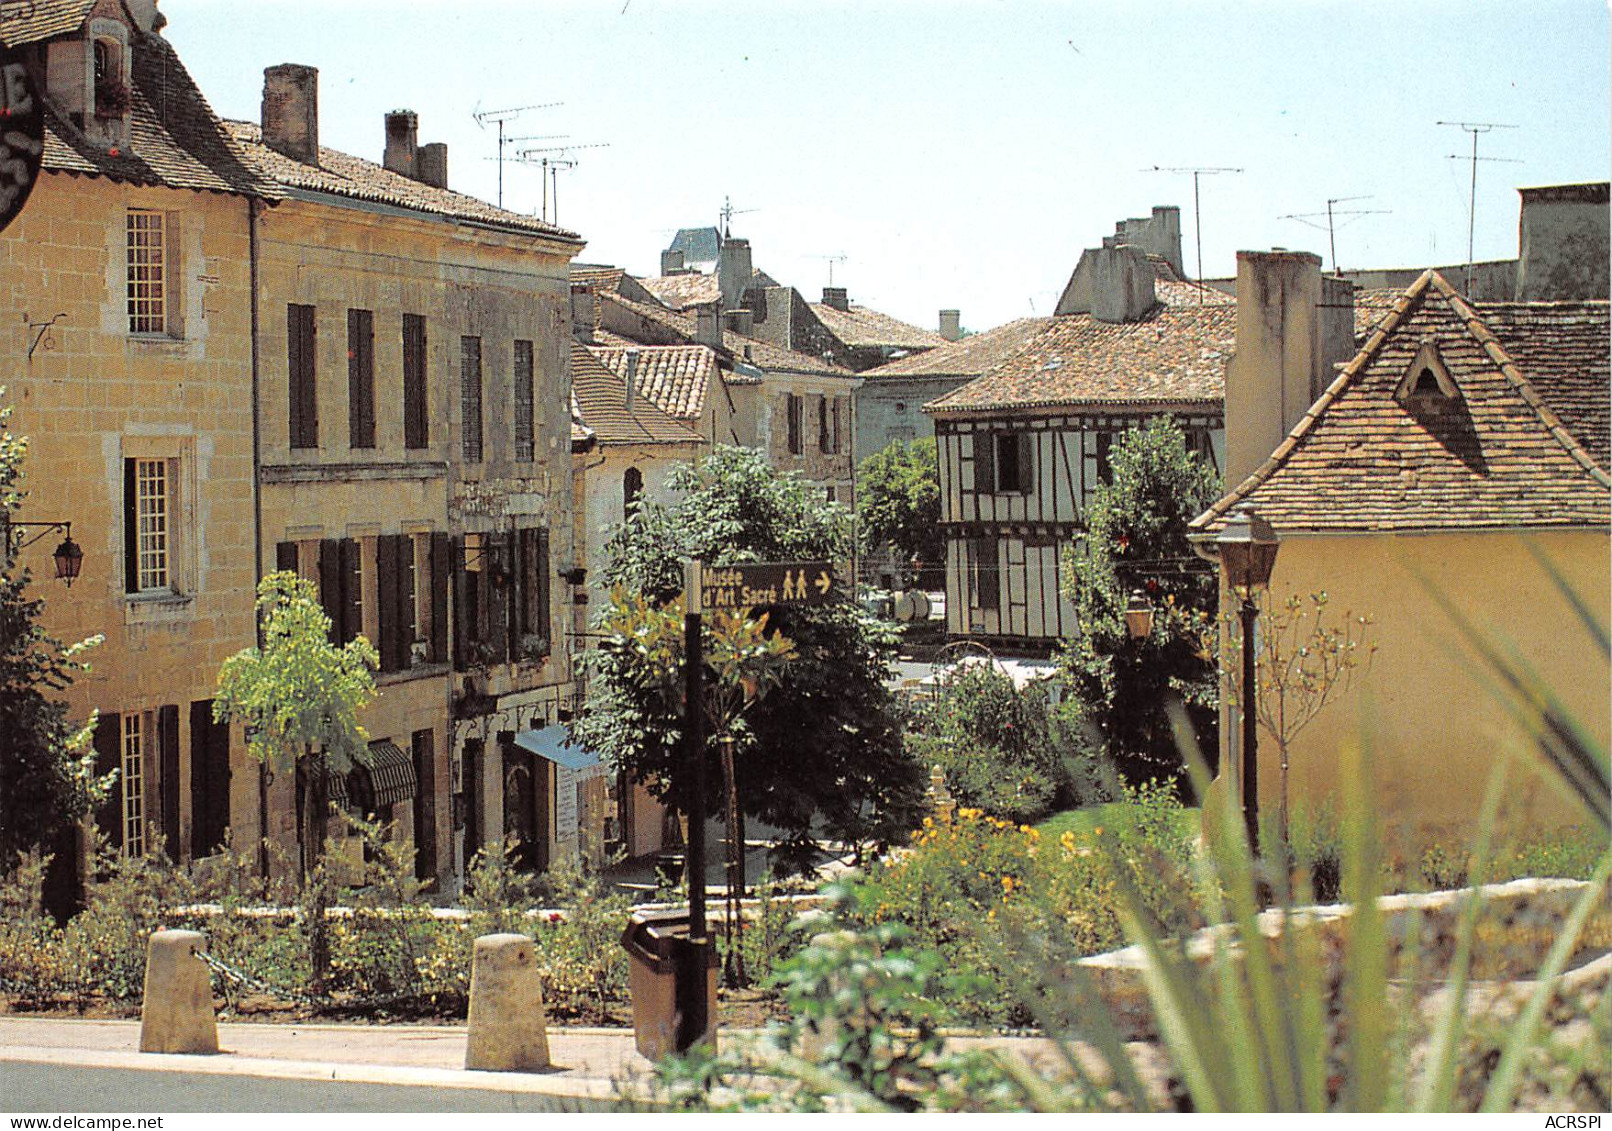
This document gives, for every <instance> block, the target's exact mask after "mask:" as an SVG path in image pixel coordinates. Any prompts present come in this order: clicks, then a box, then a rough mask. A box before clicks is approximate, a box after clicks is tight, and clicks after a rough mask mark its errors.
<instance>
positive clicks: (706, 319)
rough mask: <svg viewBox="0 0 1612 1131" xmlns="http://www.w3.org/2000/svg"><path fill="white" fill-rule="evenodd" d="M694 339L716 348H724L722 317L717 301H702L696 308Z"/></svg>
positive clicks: (703, 344) (701, 343)
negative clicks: (718, 312)
mask: <svg viewBox="0 0 1612 1131" xmlns="http://www.w3.org/2000/svg"><path fill="white" fill-rule="evenodd" d="M694 340H695V341H696V342H698V343H699V344H700V345H702V346H710V347H711V348H712V349H714V350H719V349H721V348H722V319H721V317H720V316H719V315H718V314H717V308H716V304H715V303H712V302H707V303H701V304H700V305H699V306H697V307H695V308H694Z"/></svg>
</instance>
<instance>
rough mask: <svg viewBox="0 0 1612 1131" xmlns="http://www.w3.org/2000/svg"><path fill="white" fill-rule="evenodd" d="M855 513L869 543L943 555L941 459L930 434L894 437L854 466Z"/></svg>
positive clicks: (929, 558) (933, 560)
mask: <svg viewBox="0 0 1612 1131" xmlns="http://www.w3.org/2000/svg"><path fill="white" fill-rule="evenodd" d="M856 497H857V513H858V516H859V518H860V519H861V523H862V538H863V543H864V545H865V546H866V547H867V548H868V549H875V548H877V547H879V546H885V545H888V546H893V547H894V548H895V550H896V552H897V553H898V554H900V556H901V558H902V560H904V561H905V560H910V559H911V558H914V557H917V558H919V559H920V560H922V561H923V562H925V563H926V564H928V565H931V566H933V565H939V564H941V563H942V562H944V561H945V558H946V539H945V536H944V535H943V534H942V533H941V528H940V465H939V461H938V459H937V457H936V454H935V440H934V437H932V436H931V437H927V438H925V439H921V440H913V441H912V442H911V443H902V442H901V441H900V440H897V441H895V442H894V443H892V444H891V445H890V446H889V447H888V448H885V449H884V451H882V452H875V453H874V454H873V455H871V456H869V457H868V458H867V459H865V460H863V461H862V465H861V466H860V467H858V468H857V471H856Z"/></svg>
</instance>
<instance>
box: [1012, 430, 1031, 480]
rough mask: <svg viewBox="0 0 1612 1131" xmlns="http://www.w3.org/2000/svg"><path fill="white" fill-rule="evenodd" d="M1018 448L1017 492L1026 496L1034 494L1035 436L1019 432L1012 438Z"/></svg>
mask: <svg viewBox="0 0 1612 1131" xmlns="http://www.w3.org/2000/svg"><path fill="white" fill-rule="evenodd" d="M1014 439H1015V441H1017V443H1018V446H1019V453H1018V454H1019V490H1020V491H1022V492H1023V493H1024V494H1026V495H1033V494H1035V483H1036V478H1035V452H1036V444H1035V434H1034V433H1031V432H1021V433H1019V434H1018V435H1017V436H1015V437H1014Z"/></svg>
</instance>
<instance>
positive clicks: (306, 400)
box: [285, 303, 319, 448]
mask: <svg viewBox="0 0 1612 1131" xmlns="http://www.w3.org/2000/svg"><path fill="white" fill-rule="evenodd" d="M313 309H314V308H313V307H311V306H303V305H301V304H299V303H291V304H290V305H288V306H287V307H286V308H285V315H286V361H287V366H288V368H289V371H290V379H291V380H290V389H291V446H292V447H293V448H317V447H318V446H319V398H318V392H317V388H318V386H317V380H316V373H315V365H314V355H315V347H316V338H315V334H314V319H313Z"/></svg>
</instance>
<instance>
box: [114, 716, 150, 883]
mask: <svg viewBox="0 0 1612 1131" xmlns="http://www.w3.org/2000/svg"><path fill="white" fill-rule="evenodd" d="M149 721H150V720H149V719H148V718H147V716H146V715H144V714H142V713H140V712H138V711H136V712H132V713H130V714H127V715H124V716H123V760H122V766H121V769H122V774H121V775H120V785H121V786H122V789H123V855H125V856H144V855H145V854H146V821H145V781H146V775H145V747H146V735H147V734H148V733H149V731H150V730H151V727H150V726H149V725H148V724H149Z"/></svg>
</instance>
